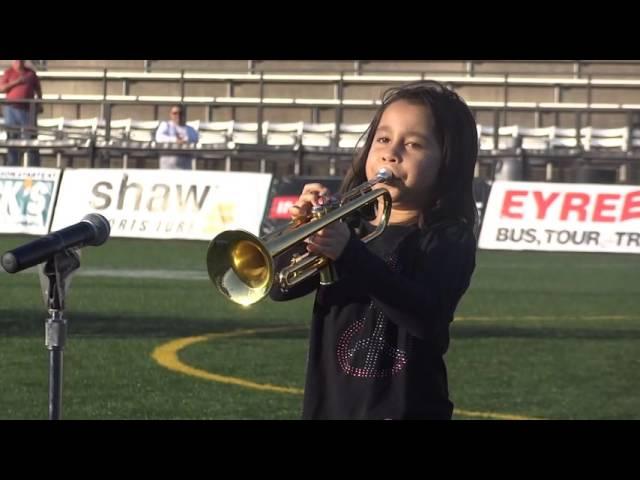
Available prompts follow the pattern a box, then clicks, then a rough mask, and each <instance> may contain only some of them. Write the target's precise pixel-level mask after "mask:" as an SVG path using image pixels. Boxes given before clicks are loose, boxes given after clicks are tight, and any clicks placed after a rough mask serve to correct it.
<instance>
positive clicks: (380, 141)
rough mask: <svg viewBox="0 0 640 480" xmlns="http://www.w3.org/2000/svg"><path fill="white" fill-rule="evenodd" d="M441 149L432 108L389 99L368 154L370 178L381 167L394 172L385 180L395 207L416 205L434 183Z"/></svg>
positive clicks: (439, 162)
mask: <svg viewBox="0 0 640 480" xmlns="http://www.w3.org/2000/svg"><path fill="white" fill-rule="evenodd" d="M441 163H442V152H441V149H440V147H439V145H438V143H437V141H436V138H435V133H434V121H433V117H432V115H431V109H430V108H428V107H426V106H424V105H418V104H414V103H410V102H407V101H406V100H397V101H395V102H393V103H391V104H390V105H389V106H388V107H387V108H386V110H385V111H384V113H383V114H382V117H381V118H380V123H379V124H378V129H377V130H376V132H375V134H374V137H373V143H372V144H371V149H370V150H369V155H368V156H367V164H366V174H367V179H368V180H370V179H372V178H373V177H375V175H376V173H377V172H378V170H379V169H380V168H383V167H384V168H386V169H388V170H391V171H392V172H393V176H394V180H392V181H391V182H390V183H388V184H386V185H385V187H386V188H387V189H388V190H389V193H390V194H391V198H392V200H393V208H394V209H397V210H409V209H419V208H422V206H423V205H424V203H425V200H426V198H427V195H428V194H429V192H430V190H431V188H432V187H433V185H434V183H435V180H436V177H437V174H438V170H439V168H440V164H441Z"/></svg>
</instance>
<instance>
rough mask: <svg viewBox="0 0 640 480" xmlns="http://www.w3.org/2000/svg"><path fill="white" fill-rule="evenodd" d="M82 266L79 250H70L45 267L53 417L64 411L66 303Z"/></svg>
mask: <svg viewBox="0 0 640 480" xmlns="http://www.w3.org/2000/svg"><path fill="white" fill-rule="evenodd" d="M78 267H80V257H79V255H78V252H77V251H76V250H73V249H67V250H64V251H62V252H60V253H57V254H55V255H54V256H53V257H51V258H50V259H49V260H47V262H46V263H45V264H44V268H43V273H44V275H46V276H47V277H48V278H49V286H48V288H47V291H46V296H47V308H48V310H49V318H48V319H47V320H46V322H45V346H46V347H47V349H48V350H49V420H60V417H61V413H62V360H63V351H64V345H65V341H66V338H67V320H66V319H65V318H64V317H63V315H64V304H65V295H66V290H67V280H68V277H69V274H70V273H71V272H73V271H74V270H76V269H77V268H78Z"/></svg>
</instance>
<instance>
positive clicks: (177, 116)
mask: <svg viewBox="0 0 640 480" xmlns="http://www.w3.org/2000/svg"><path fill="white" fill-rule="evenodd" d="M156 142H159V143H179V144H183V143H197V142H198V132H196V130H195V129H194V128H193V127H190V126H189V125H187V124H186V123H185V118H184V108H182V106H181V105H173V106H172V107H171V109H170V118H169V120H167V121H163V122H161V123H160V125H159V126H158V130H156ZM159 167H160V168H173V169H184V170H188V169H190V168H191V156H190V155H161V156H160V163H159Z"/></svg>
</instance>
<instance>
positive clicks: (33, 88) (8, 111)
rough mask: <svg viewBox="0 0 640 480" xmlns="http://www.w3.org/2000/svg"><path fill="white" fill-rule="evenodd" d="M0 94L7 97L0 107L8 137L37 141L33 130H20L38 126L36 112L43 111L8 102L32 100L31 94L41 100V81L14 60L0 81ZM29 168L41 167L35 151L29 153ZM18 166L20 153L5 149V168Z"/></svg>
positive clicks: (26, 104) (19, 61)
mask: <svg viewBox="0 0 640 480" xmlns="http://www.w3.org/2000/svg"><path fill="white" fill-rule="evenodd" d="M0 92H2V93H5V94H6V100H5V102H6V103H5V104H4V105H3V115H4V123H5V127H6V128H7V137H8V138H36V137H37V134H36V131H35V130H32V131H21V130H20V129H21V128H22V127H28V128H29V127H30V128H35V127H36V126H37V113H39V112H41V111H42V106H41V105H37V109H36V108H31V105H30V104H29V103H27V102H19V103H11V102H10V101H11V100H31V99H33V98H34V95H35V96H37V98H40V99H41V98H42V88H41V87H40V80H39V79H38V76H37V75H36V72H34V71H33V70H32V69H30V68H28V67H26V66H25V64H24V60H14V61H13V62H12V64H11V67H10V68H7V69H6V70H5V72H4V74H3V75H2V78H0ZM28 156H29V165H30V166H40V157H39V155H38V152H37V151H29V155H28ZM19 164H20V153H19V151H18V150H16V149H15V148H10V149H8V153H7V165H10V166H16V165H19Z"/></svg>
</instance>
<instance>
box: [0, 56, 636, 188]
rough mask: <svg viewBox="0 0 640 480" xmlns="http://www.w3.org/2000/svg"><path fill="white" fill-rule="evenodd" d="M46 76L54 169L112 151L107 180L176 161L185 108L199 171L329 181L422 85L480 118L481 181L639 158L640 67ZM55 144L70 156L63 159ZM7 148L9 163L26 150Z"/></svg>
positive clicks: (528, 65) (272, 68)
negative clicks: (175, 131) (512, 159)
mask: <svg viewBox="0 0 640 480" xmlns="http://www.w3.org/2000/svg"><path fill="white" fill-rule="evenodd" d="M2 63H5V64H6V63H7V61H4V62H3V61H0V65H1V64H2ZM34 63H36V62H34ZM37 64H38V66H39V67H40V69H41V70H40V71H39V72H38V74H39V76H40V78H41V81H42V84H43V90H44V92H45V93H44V99H43V104H44V109H45V110H44V114H43V115H42V118H41V119H40V121H39V133H38V140H37V141H36V142H35V146H37V147H42V148H44V147H46V148H51V149H52V151H53V152H54V153H55V156H56V160H55V162H56V164H57V165H61V164H62V165H64V164H65V162H64V161H62V160H61V157H64V158H70V159H71V160H70V162H71V163H73V161H74V160H73V159H76V160H79V161H81V159H82V158H85V159H88V158H89V157H90V156H91V155H95V154H96V152H100V151H102V152H103V153H104V152H106V157H107V158H111V157H113V158H120V157H122V158H123V159H125V163H119V162H114V163H112V162H107V165H109V166H128V165H126V159H127V158H128V156H133V157H138V158H144V156H145V153H146V156H148V157H151V160H150V161H149V162H146V161H145V162H143V164H144V166H151V167H153V166H154V163H153V159H154V158H157V154H158V153H159V149H161V148H165V149H166V148H169V147H170V146H166V145H165V146H158V145H156V144H155V142H154V141H153V132H154V131H155V129H156V128H157V125H158V122H159V121H160V120H161V119H162V118H163V117H164V109H166V108H167V107H168V106H170V105H171V104H172V103H182V104H183V105H185V106H186V108H187V109H188V118H189V120H190V124H191V125H192V126H194V128H196V129H197V130H199V132H200V135H201V140H200V142H199V144H198V145H194V146H191V147H189V148H191V149H192V150H193V151H194V152H195V153H196V154H197V155H195V156H196V157H197V158H202V159H203V161H202V162H197V163H195V165H196V167H197V168H211V167H212V166H213V168H218V167H219V166H220V162H219V161H222V160H224V163H223V165H224V167H223V168H226V169H229V168H233V164H232V162H231V161H230V160H229V158H240V159H244V160H245V161H247V160H255V162H253V163H251V162H249V164H247V163H246V162H245V163H244V165H251V166H250V168H254V167H255V166H256V165H259V168H276V167H277V165H278V164H281V163H283V162H285V163H287V164H290V165H289V166H287V168H289V169H290V170H291V171H302V170H301V168H302V167H301V163H302V162H303V161H304V157H305V156H306V157H307V159H308V160H310V163H308V165H311V166H312V167H311V168H320V169H323V168H325V166H324V164H327V162H326V161H327V160H330V162H329V163H331V162H333V163H335V159H336V158H338V159H341V160H344V161H347V160H348V158H349V153H350V150H352V149H353V148H354V147H355V146H356V144H357V142H358V140H359V139H360V137H361V135H362V133H363V131H364V129H365V128H366V123H365V122H368V120H369V118H370V116H371V114H372V113H373V111H374V109H375V108H376V107H377V106H378V105H379V100H378V98H379V95H380V93H381V92H382V91H383V90H384V89H386V88H387V87H389V86H393V85H399V84H402V83H405V82H408V81H412V80H419V79H424V78H432V79H435V80H438V81H441V82H443V83H445V84H447V85H448V86H450V87H451V88H453V89H454V90H456V91H458V92H459V93H460V94H461V95H462V96H463V97H464V98H465V99H466V100H467V103H468V104H469V106H470V108H471V109H472V111H473V112H474V114H475V115H476V120H477V123H478V139H479V144H480V157H481V162H480V168H479V169H478V174H479V175H487V174H488V173H489V171H490V163H491V158H494V157H495V158H498V157H499V158H503V157H504V156H505V155H507V156H508V155H511V156H522V155H525V156H526V157H528V158H529V159H534V158H539V159H541V160H540V161H539V162H538V163H540V165H544V173H543V175H542V178H544V179H546V180H551V179H553V178H554V176H553V169H551V168H550V167H549V165H550V164H552V163H556V164H558V165H560V163H563V164H569V163H570V162H567V161H565V162H560V160H559V159H560V158H561V157H562V158H564V159H571V158H575V157H581V158H582V157H585V156H591V157H593V158H595V162H596V163H598V162H599V163H601V164H602V165H605V166H607V168H609V166H608V165H609V164H610V163H611V162H616V161H617V162H619V163H620V162H622V163H620V165H622V164H624V165H625V167H626V166H629V165H630V162H631V161H632V160H636V159H637V158H640V130H639V129H638V127H640V124H638V118H640V101H638V99H640V62H638V61H597V62H589V61H547V62H544V61H540V62H518V61H512V62H500V61H490V62H482V61H468V62H461V61H452V62H365V61H354V62H294V61H284V62H259V61H253V60H248V61H233V62H232V61H184V62H182V61H167V60H158V61H155V60H154V61H142V60H141V61H102V62H101V61H85V62H80V61H37ZM3 98H4V95H0V101H1V100H3ZM87 113H89V115H87ZM40 129H42V131H40ZM0 130H2V126H1V125H0ZM53 131H55V132H53ZM0 135H1V134H0ZM52 135H53V137H52ZM56 141H57V142H64V145H65V150H56V145H55V142H56ZM0 142H2V145H0V148H2V149H6V147H7V146H8V145H13V146H15V144H16V142H17V141H13V144H12V143H11V142H9V143H7V140H5V139H3V138H2V137H0ZM38 142H40V143H38ZM43 142H46V143H43ZM52 142H53V143H52ZM69 145H73V147H72V150H73V153H74V155H73V156H69ZM171 148H175V146H172V147H171ZM83 149H84V150H86V152H85V151H84V150H83ZM89 150H91V152H89ZM127 150H128V151H129V152H128V153H127V152H125V151H127ZM123 152H125V153H123ZM129 154H130V155H129ZM283 154H284V155H283ZM274 155H275V157H274ZM287 155H288V159H287V158H285V157H286V156H287ZM545 157H546V158H547V160H545V159H544V158H545ZM207 158H209V159H213V160H217V162H216V161H214V162H213V164H212V163H211V162H209V161H208V160H207ZM274 158H275V160H273V159H274ZM265 159H266V160H267V161H265ZM292 159H293V161H292ZM486 159H489V161H488V162H487V161H485V160H486ZM271 160H273V161H271ZM316 160H322V161H321V162H316ZM87 161H90V163H91V164H92V165H94V161H93V158H91V159H90V160H87ZM68 163H69V162H67V164H68ZM533 165H534V167H535V168H537V167H536V166H535V165H536V162H535V161H534V162H533ZM596 166H597V165H596ZM485 167H486V168H485ZM483 168H484V170H483ZM487 168H488V170H487ZM535 168H534V170H535ZM308 173H310V172H308ZM529 173H531V172H529ZM561 177H562V176H561ZM619 180H621V178H619ZM628 180H629V178H627V179H626V180H625V181H628Z"/></svg>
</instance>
